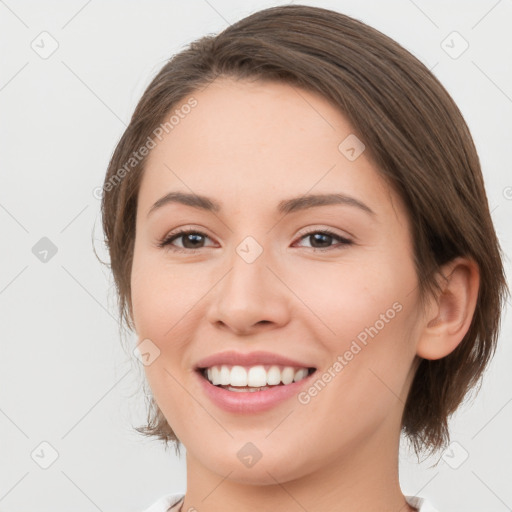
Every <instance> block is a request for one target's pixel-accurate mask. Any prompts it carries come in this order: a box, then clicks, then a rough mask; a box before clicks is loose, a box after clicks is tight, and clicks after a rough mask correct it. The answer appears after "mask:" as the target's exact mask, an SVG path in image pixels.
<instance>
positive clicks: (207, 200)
mask: <svg viewBox="0 0 512 512" xmlns="http://www.w3.org/2000/svg"><path fill="white" fill-rule="evenodd" d="M170 203H179V204H184V205H186V206H191V207H192V208H197V209H201V210H205V211H210V212H220V211H221V209H222V207H221V205H220V203H219V202H217V201H216V200H215V199H213V198H211V197H206V196H202V195H197V194H189V193H185V192H169V193H168V194H166V195H165V196H163V197H161V198H160V199H159V200H158V201H157V202H156V203H155V204H154V205H153V206H152V207H151V208H150V210H149V212H148V216H149V215H150V214H151V213H152V212H153V211H155V210H157V209H158V208H161V207H162V206H164V205H166V204H170ZM333 204H342V205H347V206H353V207H356V208H359V209H360V210H362V211H364V212H366V213H368V214H369V215H372V216H375V215H376V214H375V212H374V211H373V210H372V209H371V208H370V207H369V206H367V205H366V204H365V203H363V202H362V201H360V200H359V199H356V198H355V197H351V196H347V195H345V194H308V195H304V196H299V197H293V198H291V199H286V200H283V201H280V202H279V203H278V205H277V212H278V213H281V214H288V213H293V212H296V211H300V210H307V209H310V208H315V207H318V206H328V205H333Z"/></svg>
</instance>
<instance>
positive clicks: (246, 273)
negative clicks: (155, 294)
mask: <svg viewBox="0 0 512 512" xmlns="http://www.w3.org/2000/svg"><path fill="white" fill-rule="evenodd" d="M257 236H258V238H261V239H263V235H257ZM263 243H264V242H263V240H262V242H261V243H260V242H259V241H258V240H257V239H256V237H255V236H246V237H244V238H243V239H242V241H241V242H239V243H238V244H237V245H236V246H234V247H233V253H232V254H231V255H230V257H228V258H227V259H226V260H227V261H226V263H227V265H228V266H229V272H228V273H227V275H225V277H224V279H222V281H221V283H219V286H218V288H217V291H216V293H215V294H214V298H213V302H212V303H211V305H210V310H209V314H208V317H209V320H210V321H211V322H212V323H216V322H219V321H221V322H222V323H224V324H226V325H228V326H230V327H231V328H232V329H233V330H236V331H239V332H241V331H245V330H247V329H249V328H251V327H252V326H253V325H255V324H257V323H258V322H262V321H265V323H266V322H272V323H280V322H282V321H283V318H284V317H283V315H284V314H285V311H286V300H287V299H286V293H285V291H286V290H285V288H284V287H283V286H282V284H281V283H280V282H279V280H278V279H276V277H275V276H274V275H273V272H271V271H270V270H269V269H268V268H267V265H268V266H272V263H271V261H272V257H271V254H270V253H269V250H270V249H269V248H268V247H264V246H263Z"/></svg>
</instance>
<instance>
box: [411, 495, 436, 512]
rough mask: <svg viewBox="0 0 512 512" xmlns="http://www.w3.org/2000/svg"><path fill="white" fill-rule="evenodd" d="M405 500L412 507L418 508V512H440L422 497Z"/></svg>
mask: <svg viewBox="0 0 512 512" xmlns="http://www.w3.org/2000/svg"><path fill="white" fill-rule="evenodd" d="M405 500H406V501H407V503H409V505H411V507H414V508H417V509H418V512H439V511H438V510H437V509H436V508H434V506H433V505H432V503H430V501H428V500H427V499H426V498H422V497H421V496H405Z"/></svg>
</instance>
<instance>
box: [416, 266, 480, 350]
mask: <svg viewBox="0 0 512 512" xmlns="http://www.w3.org/2000/svg"><path fill="white" fill-rule="evenodd" d="M439 279H440V285H441V292H439V294H438V296H437V297H432V299H431V305H430V308H429V310H428V314H427V315H426V316H425V317H424V319H423V321H424V326H423V327H422V329H421V333H420V337H419V339H418V344H417V350H416V351H417V354H418V355H419V356H420V357H423V358H424V359H441V358H442V357H445V356H447V355H448V354H450V353H451V352H452V351H453V350H455V348H457V346H458V345H459V343H460V342H461V341H462V340H463V338H464V336H465V335H466V333H467V332H468V330H469V327H470V325H471V321H472V319H473V315H474V312H475V308H476V302H477V298H478V289H479V285H480V273H479V270H478V265H477V264H476V263H475V262H474V261H473V260H471V259H468V258H463V257H458V258H455V259H454V260H452V261H450V262H449V263H447V264H446V265H444V266H443V267H442V269H441V273H440V275H439ZM436 299H437V300H436Z"/></svg>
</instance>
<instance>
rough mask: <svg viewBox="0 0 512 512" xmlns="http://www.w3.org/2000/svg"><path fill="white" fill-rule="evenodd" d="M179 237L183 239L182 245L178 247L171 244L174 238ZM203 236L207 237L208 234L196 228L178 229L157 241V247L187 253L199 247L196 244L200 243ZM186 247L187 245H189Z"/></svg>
mask: <svg viewBox="0 0 512 512" xmlns="http://www.w3.org/2000/svg"><path fill="white" fill-rule="evenodd" d="M179 238H182V239H183V244H184V246H183V247H178V246H175V245H173V242H174V240H177V239H179ZM205 238H209V236H208V235H206V234H205V233H202V232H201V231H196V230H192V229H189V230H182V231H178V232H176V233H171V234H170V235H168V236H167V237H165V238H164V239H163V240H162V241H160V242H159V243H158V247H160V248H163V247H168V248H169V249H171V250H173V251H176V252H188V253H195V252H196V251H197V250H198V249H199V248H201V247H197V246H198V244H200V243H201V242H202V241H203V240H202V239H205ZM189 244H190V246H188V247H187V245H189Z"/></svg>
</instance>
